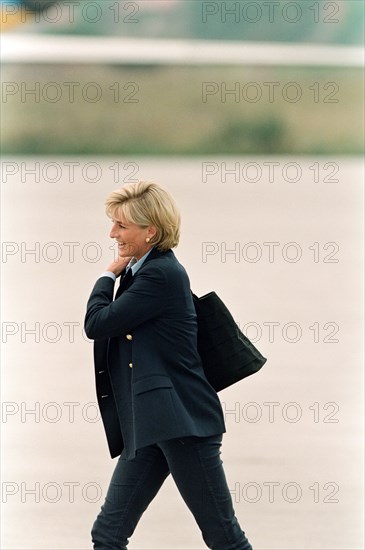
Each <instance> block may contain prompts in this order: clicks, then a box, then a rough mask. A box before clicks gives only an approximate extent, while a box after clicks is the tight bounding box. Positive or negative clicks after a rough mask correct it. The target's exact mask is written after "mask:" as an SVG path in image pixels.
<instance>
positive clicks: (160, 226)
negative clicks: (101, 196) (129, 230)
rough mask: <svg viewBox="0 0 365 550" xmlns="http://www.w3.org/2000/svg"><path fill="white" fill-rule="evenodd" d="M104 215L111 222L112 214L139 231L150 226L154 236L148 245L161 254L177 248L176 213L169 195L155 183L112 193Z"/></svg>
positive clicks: (124, 188)
mask: <svg viewBox="0 0 365 550" xmlns="http://www.w3.org/2000/svg"><path fill="white" fill-rule="evenodd" d="M105 206H106V214H107V216H108V217H109V218H112V219H114V217H115V213H116V212H117V213H119V215H120V214H122V215H123V217H124V218H125V219H126V221H129V222H132V223H135V224H136V225H139V226H140V227H148V226H149V225H153V226H155V227H156V230H157V232H156V235H155V236H154V237H153V238H152V239H151V245H153V246H155V247H156V248H158V250H161V251H164V250H168V249H170V248H173V247H175V246H177V245H178V243H179V239H180V213H179V210H178V208H177V206H176V203H175V200H174V198H173V197H172V195H171V194H170V193H169V192H168V191H167V190H166V189H165V188H164V187H162V186H161V185H159V184H158V183H154V182H151V181H139V182H137V183H131V184H129V185H125V186H124V187H122V188H121V189H116V190H115V191H113V192H112V193H110V195H109V196H108V197H107V199H106V202H105Z"/></svg>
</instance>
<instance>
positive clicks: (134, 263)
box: [126, 248, 152, 276]
mask: <svg viewBox="0 0 365 550" xmlns="http://www.w3.org/2000/svg"><path fill="white" fill-rule="evenodd" d="M151 250H152V248H151ZM151 250H149V251H148V252H146V254H145V255H144V256H142V258H140V259H139V260H136V258H132V259H131V260H130V262H129V264H128V265H127V268H126V269H127V271H128V269H129V268H131V270H132V275H133V276H134V275H135V274H136V273H137V271H138V270H139V268H140V267H142V264H143V262H144V261H145V259H146V258H147V256H148V254H149V253H150V252H151Z"/></svg>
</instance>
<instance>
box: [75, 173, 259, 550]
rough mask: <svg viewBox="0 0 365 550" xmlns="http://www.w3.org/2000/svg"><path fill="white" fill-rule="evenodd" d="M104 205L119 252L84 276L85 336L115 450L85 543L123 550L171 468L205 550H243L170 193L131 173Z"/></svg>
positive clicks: (218, 415)
mask: <svg viewBox="0 0 365 550" xmlns="http://www.w3.org/2000/svg"><path fill="white" fill-rule="evenodd" d="M106 213H107V215H108V216H109V217H110V218H111V220H112V229H111V231H110V237H111V238H112V239H115V240H116V241H117V243H118V252H119V257H118V259H117V260H115V261H114V262H112V263H111V264H110V265H109V266H108V267H107V269H106V271H105V272H104V273H102V275H101V276H100V277H99V279H98V280H97V281H96V283H95V286H94V288H93V290H92V292H91V295H90V298H89V300H88V303H87V312H86V316H85V332H86V335H87V336H88V338H90V339H93V340H95V342H94V362H95V376H96V389H97V397H98V403H99V407H100V411H101V416H102V419H103V424H104V428H105V432H106V436H107V440H108V445H109V451H110V454H111V457H112V458H114V457H117V456H119V455H120V456H119V458H118V461H117V464H116V467H115V470H114V473H113V476H112V479H111V482H110V486H109V489H108V492H107V495H106V499H105V502H104V504H103V506H102V507H101V511H100V513H99V515H98V516H97V518H96V520H95V522H94V525H93V528H92V541H93V545H94V546H93V548H94V549H95V550H126V548H127V544H128V540H129V538H130V537H131V536H132V534H133V532H134V530H135V528H136V525H137V523H138V521H139V519H140V518H141V516H142V514H143V512H144V511H145V510H146V508H147V507H148V505H149V504H150V502H151V501H152V499H153V498H154V497H155V496H156V494H157V492H158V490H159V489H160V487H161V485H162V484H163V482H164V480H165V479H166V477H167V476H168V475H169V474H170V473H171V475H172V477H173V480H174V482H175V484H176V486H177V488H178V490H179V492H180V494H181V496H182V498H183V499H184V501H185V503H186V504H187V506H188V507H189V509H190V511H191V512H192V514H193V515H194V518H195V520H196V522H197V524H198V526H199V528H200V530H201V533H202V537H203V540H204V542H205V544H206V545H207V547H208V548H211V549H213V550H252V547H251V545H250V543H249V542H248V540H247V538H246V536H245V533H244V532H243V531H242V529H241V528H240V525H239V523H238V521H237V518H236V516H235V512H234V509H233V506H232V500H231V495H230V492H229V489H228V486H227V482H226V479H225V475H224V470H223V466H222V461H221V459H220V447H221V442H222V434H223V432H225V431H226V430H225V425H224V418H223V412H222V408H221V404H220V401H219V399H218V396H217V393H216V392H215V390H214V389H213V388H212V387H211V385H210V384H209V382H208V381H207V379H206V377H205V375H204V371H203V367H202V363H201V359H200V356H199V354H198V351H197V322H196V314H195V309H194V304H193V300H192V295H191V291H190V282H189V278H188V275H187V273H186V271H185V269H184V267H183V266H182V265H181V264H180V263H179V262H178V260H177V259H176V257H175V255H174V253H173V251H172V250H171V249H172V248H174V247H175V246H177V244H178V242H179V236H180V215H179V211H178V209H177V207H176V204H175V202H174V199H173V197H172V196H171V195H170V193H169V192H168V191H167V190H166V189H164V188H163V187H161V186H160V185H158V184H156V183H151V182H143V181H140V182H138V183H135V184H131V185H126V186H124V187H122V188H121V189H118V190H117V191H114V192H112V193H111V194H110V195H109V197H108V198H107V201H106ZM119 276H120V283H119V287H118V290H117V292H116V295H115V299H114V300H113V294H114V285H115V281H116V278H117V277H119Z"/></svg>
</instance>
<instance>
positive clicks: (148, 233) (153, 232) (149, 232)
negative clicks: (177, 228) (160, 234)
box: [147, 225, 157, 239]
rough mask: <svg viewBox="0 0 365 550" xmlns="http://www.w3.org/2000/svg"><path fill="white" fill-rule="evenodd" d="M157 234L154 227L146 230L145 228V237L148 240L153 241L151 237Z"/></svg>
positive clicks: (151, 226)
mask: <svg viewBox="0 0 365 550" xmlns="http://www.w3.org/2000/svg"><path fill="white" fill-rule="evenodd" d="M156 234H157V229H156V227H155V226H154V225H150V226H149V227H148V228H147V237H149V238H150V239H153V237H155V236H156Z"/></svg>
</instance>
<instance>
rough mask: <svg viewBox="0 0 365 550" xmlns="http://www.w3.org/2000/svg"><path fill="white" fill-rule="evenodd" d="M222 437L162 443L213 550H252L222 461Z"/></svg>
mask: <svg viewBox="0 0 365 550" xmlns="http://www.w3.org/2000/svg"><path fill="white" fill-rule="evenodd" d="M221 442H222V435H217V436H212V437H185V438H181V439H171V440H169V441H164V442H162V443H159V444H158V446H159V447H160V448H161V449H162V451H163V453H164V455H165V457H166V460H167V463H168V466H169V469H170V472H171V475H172V477H173V479H174V481H175V483H176V485H177V487H178V489H179V491H180V493H181V495H182V497H183V499H184V500H185V502H186V504H187V505H188V507H189V509H190V510H191V512H192V513H193V515H194V517H195V519H196V522H197V524H198V525H199V527H200V529H201V531H202V536H203V539H204V541H205V543H206V545H207V546H208V548H211V549H212V550H252V546H251V544H250V543H249V542H248V540H247V538H246V536H245V533H244V531H242V529H241V528H240V525H239V523H238V520H237V518H236V516H235V512H234V509H233V504H232V498H231V494H230V492H229V488H228V485H227V481H226V477H225V474H224V470H223V464H222V461H221V459H220V446H221Z"/></svg>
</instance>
